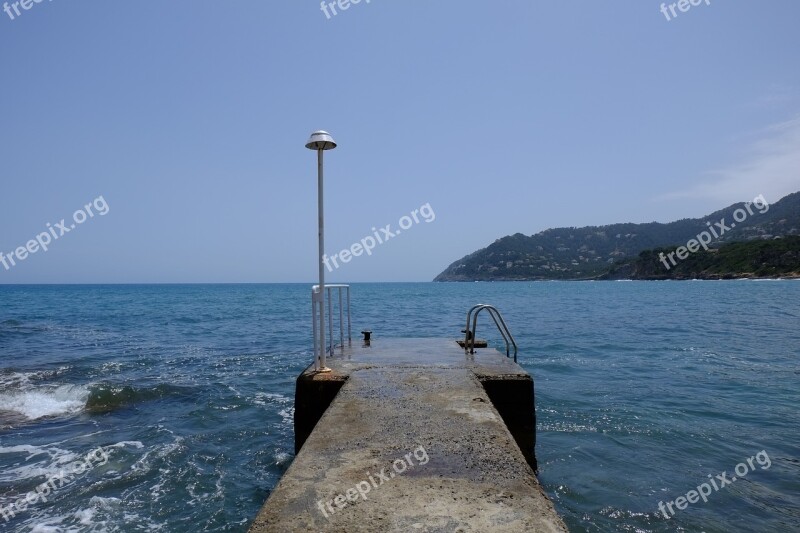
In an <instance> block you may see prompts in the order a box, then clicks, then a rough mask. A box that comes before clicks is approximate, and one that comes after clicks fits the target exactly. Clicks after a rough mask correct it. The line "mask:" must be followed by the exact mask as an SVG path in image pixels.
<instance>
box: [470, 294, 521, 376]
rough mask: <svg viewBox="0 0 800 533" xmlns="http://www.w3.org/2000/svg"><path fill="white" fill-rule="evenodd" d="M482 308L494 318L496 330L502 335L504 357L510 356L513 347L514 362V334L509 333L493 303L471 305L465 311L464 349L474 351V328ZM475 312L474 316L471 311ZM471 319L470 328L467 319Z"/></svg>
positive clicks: (515, 353)
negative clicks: (504, 350) (504, 346)
mask: <svg viewBox="0 0 800 533" xmlns="http://www.w3.org/2000/svg"><path fill="white" fill-rule="evenodd" d="M484 309H486V310H488V311H489V316H491V317H492V320H494V324H495V325H496V326H497V329H498V331H500V335H502V336H503V340H504V341H505V343H506V357H511V347H512V346H513V347H514V362H515V363H516V362H517V341H515V340H514V336H513V335H511V331H509V329H508V326H506V321H505V320H503V315H501V314H500V311H498V310H497V308H496V307H495V306H493V305H489V304H478V305H476V306H473V307H472V309H470V310H469V312H468V313H467V327H466V328H465V332H464V350H466V351H468V352H469V353H471V354H474V353H475V339H476V338H477V337H476V329H477V327H478V315H479V314H480V312H481V311H483V310H484ZM473 312H474V313H475V315H474V317H473V315H472V313H473ZM470 318H471V319H472V329H470V327H469V320H470Z"/></svg>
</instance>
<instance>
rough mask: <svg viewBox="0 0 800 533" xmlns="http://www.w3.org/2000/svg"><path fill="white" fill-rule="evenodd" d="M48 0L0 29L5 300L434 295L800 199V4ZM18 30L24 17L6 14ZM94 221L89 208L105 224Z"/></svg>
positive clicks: (0, 23) (0, 247)
mask: <svg viewBox="0 0 800 533" xmlns="http://www.w3.org/2000/svg"><path fill="white" fill-rule="evenodd" d="M660 6H661V2H659V1H655V0H653V1H651V0H624V1H623V0H620V1H616V2H611V1H605V2H594V1H592V2H590V1H586V0H584V1H580V2H578V1H559V2H555V1H551V2H543V1H539V0H536V1H521V0H519V1H517V0H510V1H506V2H473V1H458V2H457V1H452V0H440V1H437V2H408V1H400V0H372V1H371V2H370V3H369V4H367V3H366V0H363V1H362V2H361V3H360V4H357V5H351V7H350V8H349V9H348V10H346V11H339V12H338V14H337V15H336V16H332V17H331V18H330V19H328V18H327V17H326V15H325V14H324V13H323V12H322V10H321V9H320V3H319V2H317V1H301V0H285V1H270V2H264V1H255V0H237V1H232V0H227V1H224V2H222V1H220V2H210V1H207V0H191V1H189V0H170V1H169V2H165V1H159V2H156V1H152V0H151V1H148V0H143V1H140V2H98V1H95V2H67V1H65V0H53V1H44V2H41V3H38V4H32V7H31V9H30V10H27V11H21V15H20V16H15V18H14V20H12V19H11V17H10V16H8V15H7V14H6V13H4V12H0V49H1V50H2V59H0V65H1V66H2V68H1V69H0V76H2V78H0V79H2V95H3V99H2V102H3V105H2V112H1V114H0V161H2V163H0V185H1V187H0V191H2V192H0V205H1V206H2V207H0V251H2V252H4V253H5V254H6V255H8V254H9V253H12V252H13V251H14V250H15V249H16V248H18V247H20V246H25V245H26V243H27V242H28V241H29V240H31V239H34V238H35V237H36V235H38V234H40V233H42V232H46V231H48V230H49V228H48V227H47V224H48V223H49V224H51V227H52V225H54V224H56V223H58V222H60V221H61V219H62V218H64V219H66V221H67V223H69V222H70V221H71V220H72V214H73V212H74V211H76V210H78V209H81V208H82V207H83V206H85V205H86V204H88V203H90V202H92V201H93V200H94V199H96V198H99V197H102V199H103V200H104V201H105V203H106V205H107V206H108V212H107V214H106V215H102V216H100V215H96V216H94V217H91V218H88V219H87V220H86V221H85V222H84V223H83V224H80V225H77V227H76V228H75V229H74V230H71V231H70V232H69V233H68V234H65V235H63V236H61V237H60V238H59V239H58V240H54V242H52V243H50V245H49V247H48V250H47V251H46V252H44V251H43V250H41V249H39V250H38V251H37V252H36V253H34V254H31V255H28V256H27V258H25V259H24V260H21V261H18V263H17V264H16V265H14V266H13V267H11V268H10V269H9V270H6V269H4V268H3V267H2V265H0V283H149V282H164V283H176V282H188V283H194V282H312V281H314V280H315V278H316V272H317V265H316V253H317V243H316V238H317V234H316V223H317V220H316V159H315V155H314V153H313V152H310V151H309V150H306V149H305V148H304V144H305V141H306V139H307V138H308V135H309V134H310V133H311V132H312V131H314V130H316V129H327V130H329V131H330V132H331V133H332V134H333V136H334V137H335V139H336V141H337V142H338V143H339V147H338V148H337V149H336V150H334V151H332V152H327V154H326V167H325V169H326V221H327V230H326V233H327V235H326V250H327V251H328V252H329V253H331V254H332V253H335V252H337V251H339V250H341V249H342V248H345V247H350V246H351V244H352V243H355V242H358V241H360V240H361V239H362V238H364V237H365V236H367V235H371V234H372V228H373V227H376V228H381V227H385V226H386V225H387V224H391V225H392V227H393V228H394V229H396V228H397V223H398V221H399V219H400V217H402V216H403V215H407V214H409V213H411V212H412V211H413V210H414V209H418V208H419V207H420V206H422V205H424V204H430V206H431V208H432V210H433V211H434V212H435V215H436V219H435V220H434V221H433V222H430V223H426V222H424V220H421V222H420V223H419V224H414V225H413V226H412V227H410V228H409V229H408V230H407V231H405V232H403V233H402V234H401V235H398V236H397V237H395V238H393V239H391V240H389V241H387V242H385V243H384V244H382V245H379V246H378V247H376V249H375V251H374V252H373V254H372V255H371V256H365V255H362V256H360V257H356V258H353V260H352V261H350V262H349V263H348V264H346V265H343V266H342V267H341V268H339V269H336V270H335V271H334V272H333V273H330V274H329V275H328V280H329V281H339V282H348V281H424V280H430V279H432V278H433V277H434V276H435V275H436V274H438V273H439V272H440V271H441V270H443V269H444V268H445V267H446V266H448V265H449V264H450V263H451V262H452V261H455V260H456V259H458V258H460V257H462V256H463V255H465V254H467V253H470V252H472V251H475V250H476V249H478V248H482V247H484V246H486V245H488V244H490V243H491V242H492V241H494V240H495V239H497V238H499V237H502V236H504V235H507V234H512V233H516V232H522V233H525V234H533V233H536V232H538V231H541V230H543V229H546V228H549V227H557V226H582V225H600V224H609V223H614V222H627V221H633V222H648V221H653V220H656V221H660V222H669V221H672V220H676V219H679V218H683V217H698V216H702V215H705V214H707V213H710V212H712V211H714V210H716V209H718V208H721V207H723V206H726V205H728V204H730V203H733V202H735V201H743V200H751V199H752V198H754V197H755V196H757V195H759V194H763V195H764V196H765V197H766V198H767V199H768V200H769V201H775V200H777V199H778V198H780V197H782V196H784V195H786V194H788V193H790V192H794V191H797V190H800V171H799V170H798V169H800V68H798V57H799V56H800V33H798V32H797V21H798V20H800V3H798V2H797V1H796V0H770V1H769V2H749V1H745V0H726V1H725V2H722V1H719V0H712V1H711V2H710V4H709V5H707V4H706V3H705V2H703V3H701V4H700V5H698V6H695V7H691V9H690V10H689V11H687V12H680V11H678V14H679V15H678V17H676V18H673V19H672V20H669V21H668V20H667V19H666V17H665V16H664V15H663V14H662V13H661V12H660ZM11 12H12V14H13V8H12V11H11ZM95 211H96V210H95Z"/></svg>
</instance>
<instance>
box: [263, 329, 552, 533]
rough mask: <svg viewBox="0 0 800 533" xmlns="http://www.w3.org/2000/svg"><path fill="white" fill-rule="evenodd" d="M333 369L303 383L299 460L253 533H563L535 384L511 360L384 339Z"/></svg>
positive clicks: (433, 343)
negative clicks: (543, 457) (547, 487)
mask: <svg viewBox="0 0 800 533" xmlns="http://www.w3.org/2000/svg"><path fill="white" fill-rule="evenodd" d="M356 344H357V346H356ZM328 366H329V367H331V368H332V369H333V372H331V373H327V374H322V373H314V372H313V369H310V370H306V371H305V372H304V373H303V374H302V375H301V376H300V377H299V378H298V381H297V395H296V404H295V409H296V411H295V424H296V431H297V448H298V449H299V453H298V454H297V457H296V458H295V460H294V462H293V463H292V465H291V466H290V467H289V469H288V471H287V472H286V473H285V475H284V476H283V478H282V479H281V481H280V483H279V484H278V486H277V487H276V488H275V490H274V491H273V492H272V493H271V495H270V497H269V499H268V500H267V502H266V504H265V505H264V507H263V508H262V510H261V512H260V513H259V514H258V516H257V517H256V520H255V522H254V523H253V524H252V526H251V529H250V531H251V532H253V533H261V532H289V531H325V532H328V531H330V532H347V533H359V532H364V533H366V532H369V533H374V532H382V531H402V532H409V531H411V532H431V533H433V532H448V533H451V532H493V531H497V532H523V531H524V532H539V533H545V532H546V533H550V532H565V531H567V529H566V527H565V526H564V524H563V522H562V521H561V519H560V518H559V516H558V515H557V514H556V512H555V511H554V509H553V506H552V503H551V502H550V501H549V500H548V498H547V497H546V496H545V494H544V492H543V491H542V489H541V487H540V485H539V483H538V481H537V479H536V477H535V475H534V472H533V469H532V468H531V464H535V458H534V457H533V438H534V437H533V435H534V433H533V421H534V418H533V382H532V380H531V378H530V376H529V375H528V374H527V373H526V372H525V371H524V370H523V369H522V368H521V367H520V366H519V365H517V364H516V363H514V362H513V361H512V360H511V359H508V358H506V357H505V356H504V355H502V354H500V353H499V352H497V351H496V350H492V349H483V350H479V351H477V352H476V353H475V355H467V354H465V353H464V350H463V349H461V348H459V347H458V345H457V344H456V342H455V340H443V339H378V340H373V341H372V343H371V345H370V346H362V343H361V342H358V343H354V346H353V347H352V348H347V349H345V350H344V353H343V354H341V355H340V354H339V352H338V351H337V355H336V356H335V357H333V358H329V359H328ZM490 396H491V397H490ZM493 402H495V403H494V404H493ZM495 404H496V405H497V406H495ZM323 413H324V414H323ZM501 413H502V414H501ZM320 416H321V418H320ZM507 424H508V426H511V427H513V429H514V432H515V433H516V435H512V431H510V429H509V427H508V426H507ZM312 430H313V431H312ZM309 433H310V434H309ZM523 450H524V452H523Z"/></svg>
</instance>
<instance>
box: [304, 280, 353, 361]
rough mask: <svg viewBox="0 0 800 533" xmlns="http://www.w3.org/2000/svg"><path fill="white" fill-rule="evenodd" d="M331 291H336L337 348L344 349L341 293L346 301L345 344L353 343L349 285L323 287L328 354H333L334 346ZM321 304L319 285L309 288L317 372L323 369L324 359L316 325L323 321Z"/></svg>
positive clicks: (323, 312)
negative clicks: (337, 316)
mask: <svg viewBox="0 0 800 533" xmlns="http://www.w3.org/2000/svg"><path fill="white" fill-rule="evenodd" d="M332 289H336V290H337V292H338V297H339V298H338V300H339V346H340V347H341V348H342V349H344V299H343V296H342V291H344V292H345V293H346V300H347V342H348V344H352V342H353V333H352V328H351V325H350V285H340V284H332V285H327V284H326V285H325V291H326V293H327V295H326V299H327V300H328V339H329V342H328V345H327V346H326V347H325V351H326V352H327V353H329V354H333V350H334V348H335V346H336V344H335V342H334V335H333V298H332V294H331V292H332ZM321 304H322V293H321V292H320V290H319V285H314V286H313V287H311V316H312V319H311V322H312V324H313V330H314V366H315V368H316V369H317V370H320V369H322V368H323V367H324V357H323V354H322V353H321V347H320V331H319V329H320V326H319V325H318V324H324V321H325V309H324V308H323V306H322V305H321Z"/></svg>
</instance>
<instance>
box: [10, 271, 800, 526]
mask: <svg viewBox="0 0 800 533" xmlns="http://www.w3.org/2000/svg"><path fill="white" fill-rule="evenodd" d="M476 303H492V304H494V305H496V306H497V307H499V308H500V310H501V311H502V313H503V315H504V316H505V318H506V321H507V322H508V324H509V327H510V328H511V331H512V332H513V333H514V335H515V337H516V338H517V341H518V343H519V345H520V357H519V360H520V363H521V364H522V365H523V366H524V367H525V368H526V369H527V370H528V371H530V372H531V373H532V374H533V376H534V379H535V380H536V410H537V416H538V442H537V456H538V459H539V465H540V475H539V479H540V481H541V482H542V484H543V486H544V488H545V490H546V491H547V493H548V494H549V495H550V497H551V498H552V499H553V501H554V503H555V505H556V508H557V510H558V511H559V512H560V513H561V515H562V516H563V517H564V519H565V521H566V522H567V524H568V526H569V528H570V530H571V531H576V532H580V531H591V532H594V531H631V532H667V531H669V532H672V531H689V532H696V531H705V532H722V531H726V532H753V531H756V532H760V531H764V532H773V531H775V532H786V531H788V532H791V531H800V409H799V407H800V281H719V282H704V281H697V282H539V283H522V282H520V283H460V284H459V283H454V284H449V283H446V284H434V283H399V284H354V285H353V286H352V304H353V322H354V323H353V330H354V331H361V330H362V329H364V328H369V329H371V330H373V332H374V333H373V335H374V336H375V337H376V338H377V337H389V336H393V337H453V338H455V337H456V336H457V335H459V331H460V330H461V329H462V328H463V327H464V320H465V315H466V311H467V309H468V308H469V307H470V306H472V305H473V304H476ZM310 315H311V305H310V286H309V285H305V284H303V285H141V286H0V532H2V531H32V532H82V531H98V532H99V531H163V532H169V533H172V532H184V531H185V532H196V531H246V529H247V527H248V525H249V523H250V522H251V521H252V520H253V518H254V517H255V515H256V513H257V512H258V510H259V508H260V507H261V505H262V504H263V503H264V501H265V500H266V498H267V496H268V495H269V493H270V490H271V489H273V488H274V487H275V485H276V484H277V482H278V480H279V479H280V477H281V475H282V474H283V473H284V472H285V470H286V469H287V468H288V466H289V465H290V464H291V462H292V459H293V456H294V453H293V452H294V450H293V447H294V444H293V429H292V417H293V395H294V380H295V377H296V376H297V374H298V373H299V372H300V371H301V370H302V369H303V368H304V367H305V366H306V365H308V364H309V363H310V362H311V359H312V351H311V327H310V326H311V324H310ZM485 320H487V319H486V317H483V320H482V322H481V323H482V324H483V325H482V326H481V328H482V329H479V335H480V336H481V337H483V336H484V335H485V334H490V332H491V334H490V335H489V338H490V340H492V342H493V343H497V342H498V341H499V338H497V335H494V333H493V331H492V329H491V328H489V327H488V325H489V324H488V323H486V322H485ZM481 331H482V333H481ZM498 345H499V344H498ZM748 460H749V463H748ZM741 465H744V467H742V466H741ZM737 468H738V469H739V472H738V473H739V474H743V475H737V472H736V471H735V470H736V469H737ZM65 471H66V472H67V473H68V474H69V475H68V477H64V472H65ZM723 472H725V476H722V478H724V479H726V480H727V481H728V483H725V482H723V481H715V480H719V479H720V478H718V477H717V476H718V475H722V473H723ZM709 476H711V477H709ZM733 477H736V480H735V481H732V478H733ZM712 480H714V483H715V486H716V487H717V489H716V490H712V489H711V486H710V484H711V482H712ZM47 483H50V485H47ZM704 483H707V485H706V486H708V487H709V488H708V491H710V493H709V495H707V496H705V498H704V499H705V500H706V501H704V500H703V499H698V498H697V497H696V495H695V497H694V498H692V497H691V496H692V495H691V494H689V497H690V499H694V500H695V503H687V501H683V502H682V503H683V504H684V505H683V506H682V507H683V508H682V509H681V508H678V507H676V504H675V503H673V507H672V511H673V512H674V515H673V513H670V511H669V509H668V508H667V507H666V506H665V509H667V510H666V514H667V515H669V518H666V517H665V512H664V511H660V510H659V503H663V504H666V503H667V502H670V503H672V502H675V500H676V499H677V498H679V497H686V496H687V493H690V491H692V490H695V491H697V490H698V487H700V486H701V485H702V484H704ZM43 484H45V486H50V487H53V488H52V490H50V491H49V493H45V491H44V490H43V489H42V488H41V487H42V485H43ZM723 484H724V485H725V486H722V487H721V486H720V485H723ZM37 487H40V492H39V494H38V495H37V493H36V492H35V491H36V488H37ZM700 490H701V491H702V490H705V489H700ZM31 491H33V492H31ZM26 496H29V504H28V505H27V506H26V505H25V504H24V503H20V502H24V500H25V498H26ZM45 500H46V501H45ZM20 506H21V507H23V508H25V509H24V510H21V509H20ZM9 509H10V510H11V511H12V512H13V516H12V514H11V513H9Z"/></svg>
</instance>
